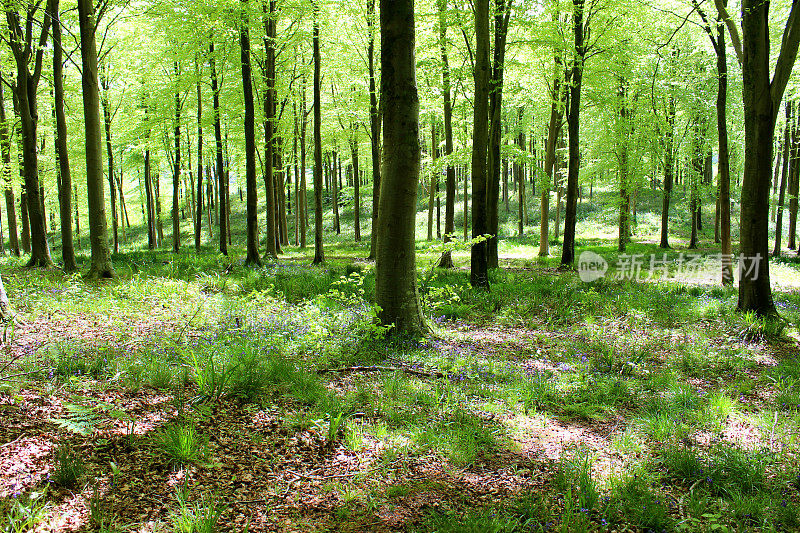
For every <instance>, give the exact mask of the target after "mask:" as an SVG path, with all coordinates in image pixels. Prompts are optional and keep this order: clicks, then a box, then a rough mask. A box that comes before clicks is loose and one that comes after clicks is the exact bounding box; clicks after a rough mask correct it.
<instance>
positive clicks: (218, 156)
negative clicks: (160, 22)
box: [208, 41, 228, 255]
mask: <svg viewBox="0 0 800 533" xmlns="http://www.w3.org/2000/svg"><path fill="white" fill-rule="evenodd" d="M208 63H209V67H210V68H211V92H212V93H213V95H214V96H213V103H214V141H215V144H214V152H215V160H216V170H215V171H214V173H215V174H216V176H217V181H218V184H217V187H218V192H217V194H218V196H219V198H218V199H217V206H218V208H219V217H218V219H219V251H220V253H222V254H223V255H228V205H227V202H226V201H225V196H226V189H225V177H226V176H227V174H226V172H225V163H224V160H223V158H222V124H221V123H220V111H219V90H220V87H219V80H218V77H217V64H216V55H215V54H214V43H213V41H212V42H211V44H210V45H209V56H208Z"/></svg>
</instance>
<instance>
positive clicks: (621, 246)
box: [617, 78, 631, 252]
mask: <svg viewBox="0 0 800 533" xmlns="http://www.w3.org/2000/svg"><path fill="white" fill-rule="evenodd" d="M618 97H619V101H620V108H619V120H620V124H621V127H620V128H619V129H620V139H619V140H618V141H617V142H618V150H619V154H618V159H619V194H620V204H619V243H618V246H617V249H618V250H619V251H620V252H624V251H625V247H626V246H627V244H628V241H629V240H630V212H631V195H630V183H629V179H628V141H629V138H628V132H629V125H628V122H629V118H630V117H629V111H628V84H627V81H626V80H625V79H624V78H620V80H619V92H618Z"/></svg>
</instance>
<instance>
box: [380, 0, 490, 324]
mask: <svg viewBox="0 0 800 533" xmlns="http://www.w3.org/2000/svg"><path fill="white" fill-rule="evenodd" d="M480 1H484V0H480ZM485 1H486V2H487V4H488V0H485ZM380 20H381V72H382V76H381V101H382V102H383V106H384V122H383V139H384V152H383V167H382V172H381V175H382V183H381V195H380V211H379V212H380V220H379V223H378V230H379V231H380V235H379V236H378V254H377V257H376V261H375V303H376V304H377V305H378V307H379V308H380V313H379V316H380V320H381V323H383V324H385V325H390V324H393V325H394V328H393V330H392V332H393V333H397V334H403V335H418V334H421V333H425V332H426V331H427V326H426V325H425V320H424V319H423V317H422V312H421V309H420V304H419V297H418V295H417V266H416V257H415V237H414V231H415V228H416V213H417V187H418V184H419V172H420V146H419V97H418V95H417V85H416V72H415V71H416V62H415V58H414V1H413V0H381V11H380ZM486 24H487V25H488V9H487V20H486ZM487 29H488V28H487Z"/></svg>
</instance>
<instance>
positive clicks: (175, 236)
mask: <svg viewBox="0 0 800 533" xmlns="http://www.w3.org/2000/svg"><path fill="white" fill-rule="evenodd" d="M173 70H174V72H175V85H176V89H175V124H174V128H175V135H174V138H173V139H174V142H175V148H174V150H175V159H174V161H173V166H172V251H173V252H174V253H178V252H179V251H180V249H181V221H180V218H179V215H180V205H179V198H178V191H179V189H180V186H181V95H180V94H179V93H178V90H177V85H178V80H179V78H180V69H179V67H178V62H177V61H175V62H174V63H173Z"/></svg>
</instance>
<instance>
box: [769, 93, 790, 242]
mask: <svg viewBox="0 0 800 533" xmlns="http://www.w3.org/2000/svg"><path fill="white" fill-rule="evenodd" d="M791 123H792V106H790V105H789V103H788V102H787V103H786V128H785V129H784V135H783V163H782V165H781V187H780V193H779V195H778V212H777V215H776V216H777V218H776V220H775V248H774V250H773V251H772V255H773V256H775V257H780V256H781V233H783V205H784V197H785V195H786V182H787V181H788V179H789V157H790V153H791V152H790V147H789V144H790V129H791Z"/></svg>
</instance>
